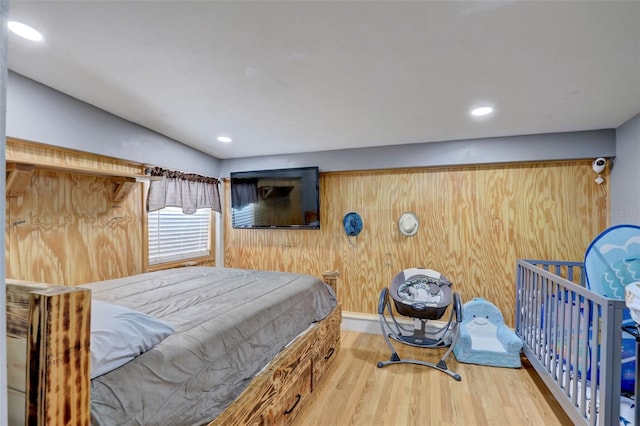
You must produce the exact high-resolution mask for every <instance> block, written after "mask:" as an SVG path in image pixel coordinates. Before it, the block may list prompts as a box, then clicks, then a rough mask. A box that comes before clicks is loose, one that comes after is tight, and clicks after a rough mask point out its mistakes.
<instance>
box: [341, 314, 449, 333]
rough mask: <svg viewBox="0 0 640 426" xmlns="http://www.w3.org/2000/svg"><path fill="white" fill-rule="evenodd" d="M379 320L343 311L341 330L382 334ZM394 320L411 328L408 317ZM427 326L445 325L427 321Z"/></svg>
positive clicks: (374, 317) (411, 322)
mask: <svg viewBox="0 0 640 426" xmlns="http://www.w3.org/2000/svg"><path fill="white" fill-rule="evenodd" d="M379 318H380V317H379V315H377V314H363V313H360V312H348V311H346V312H345V311H343V312H342V325H341V328H342V329H343V330H351V331H358V332H360V333H370V334H382V329H381V328H380V319H379ZM387 320H388V321H391V319H389V318H387ZM396 320H397V321H398V322H399V323H401V324H403V325H408V326H412V325H413V324H414V320H412V319H411V318H409V317H400V318H396ZM429 324H431V325H432V326H434V327H444V325H445V324H446V323H445V322H443V321H433V320H432V321H429ZM427 327H429V325H427ZM427 330H428V328H427Z"/></svg>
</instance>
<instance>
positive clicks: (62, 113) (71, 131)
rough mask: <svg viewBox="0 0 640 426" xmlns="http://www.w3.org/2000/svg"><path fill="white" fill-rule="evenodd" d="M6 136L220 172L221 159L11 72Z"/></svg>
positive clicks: (195, 170)
mask: <svg viewBox="0 0 640 426" xmlns="http://www.w3.org/2000/svg"><path fill="white" fill-rule="evenodd" d="M6 134H7V136H13V137H16V138H20V139H26V140H30V141H34V142H41V143H45V144H49V145H56V146H61V147H65V148H70V149H75V150H80V151H88V152H93V153H96V154H101V155H106V156H108V157H115V158H121V159H125V160H130V161H135V162H139V163H144V164H150V165H155V166H160V167H165V168H169V169H175V170H182V171H187V172H193V173H200V174H203V175H206V176H218V174H219V172H218V169H219V167H220V165H219V160H218V159H216V158H213V157H211V156H209V155H206V154H203V153H202V152H200V151H197V150H195V149H193V148H191V147H188V146H187V145H183V144H181V143H179V142H177V141H175V140H173V139H170V138H167V137H165V136H163V135H160V134H158V133H156V132H153V131H151V130H149V129H147V128H144V127H142V126H139V125H137V124H135V123H132V122H130V121H127V120H124V119H122V118H119V117H116V116H114V115H112V114H110V113H108V112H105V111H104V110H101V109H99V108H96V107H93V106H91V105H89V104H87V103H84V102H81V101H79V100H78V99H76V98H73V97H71V96H68V95H65V94H63V93H61V92H59V91H57V90H54V89H52V88H50V87H48V86H45V85H43V84H40V83H38V82H36V81H34V80H31V79H29V78H27V77H24V76H22V75H20V74H17V73H15V72H12V71H9V79H8V90H7V128H6Z"/></svg>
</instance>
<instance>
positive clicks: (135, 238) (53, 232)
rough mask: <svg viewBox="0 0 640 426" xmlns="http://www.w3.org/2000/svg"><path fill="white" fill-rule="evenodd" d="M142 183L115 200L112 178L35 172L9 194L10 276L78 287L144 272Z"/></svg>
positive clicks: (44, 171) (8, 266)
mask: <svg viewBox="0 0 640 426" xmlns="http://www.w3.org/2000/svg"><path fill="white" fill-rule="evenodd" d="M142 185H143V184H142V183H136V184H135V185H133V188H132V190H131V191H130V192H129V194H128V195H127V196H126V197H124V199H123V200H122V201H121V202H118V203H116V202H113V201H111V200H112V194H113V191H114V183H113V182H112V181H111V178H110V177H100V176H88V175H76V174H70V173H61V172H53V171H46V170H36V171H35V173H34V175H33V176H32V178H31V184H30V186H29V187H27V188H26V189H25V191H24V194H23V195H21V196H19V197H6V198H5V200H6V203H7V206H6V224H5V241H6V275H7V277H8V278H16V279H21V280H28V281H37V282H45V283H53V284H59V285H78V284H84V283H87V282H92V281H99V280H105V279H110V278H117V277H123V276H127V275H132V274H136V273H140V272H142V271H143V267H144V265H143V250H142V248H143V244H144V241H143V236H142V230H143V220H144V215H143V206H142Z"/></svg>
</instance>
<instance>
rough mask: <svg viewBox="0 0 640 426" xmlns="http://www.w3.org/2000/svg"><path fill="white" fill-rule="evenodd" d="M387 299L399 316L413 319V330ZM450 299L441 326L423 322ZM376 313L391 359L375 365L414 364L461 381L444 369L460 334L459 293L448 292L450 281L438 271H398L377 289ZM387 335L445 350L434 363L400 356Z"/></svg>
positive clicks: (440, 311)
mask: <svg viewBox="0 0 640 426" xmlns="http://www.w3.org/2000/svg"><path fill="white" fill-rule="evenodd" d="M390 300H393V302H394V305H395V308H396V311H397V312H398V313H399V314H400V315H405V316H409V317H411V318H414V326H413V329H411V328H409V327H408V326H407V325H403V324H400V323H399V322H398V321H397V320H396V318H395V316H394V314H393V309H392V307H391V301H390ZM452 302H453V309H452V310H451V312H450V314H449V320H448V321H447V322H446V323H445V324H444V325H442V324H441V323H440V324H439V325H438V326H432V325H430V324H427V323H428V321H429V320H439V319H440V318H442V316H443V315H444V313H445V311H446V310H447V307H448V306H449V305H450V304H451V303H452ZM385 310H386V311H387V313H388V314H389V317H390V318H391V321H392V322H391V323H390V322H389V321H388V320H387V317H386V315H385ZM378 314H379V317H380V327H381V328H382V335H383V336H384V339H385V341H386V342H387V346H389V349H390V350H391V358H390V359H389V360H388V361H381V362H378V368H382V367H384V366H386V365H389V364H403V363H404V364H418V365H424V366H426V367H431V368H435V369H436V370H439V371H442V372H443V373H446V374H448V375H450V376H451V377H453V378H454V379H455V380H458V381H460V380H461V377H460V375H459V374H457V373H454V372H453V371H451V370H449V369H448V368H447V363H446V359H447V357H448V356H449V355H450V354H451V352H452V351H453V347H454V346H455V344H456V341H457V340H458V336H459V334H460V323H461V322H462V305H461V303H460V296H459V295H458V293H453V292H452V291H451V283H450V282H449V281H448V280H447V279H446V278H445V277H444V276H442V274H440V272H437V271H434V270H432V269H424V268H411V269H405V270H404V271H402V272H400V273H398V274H397V275H396V276H395V277H394V278H393V280H392V281H391V285H390V287H389V288H387V287H385V288H383V289H382V291H381V292H380V300H379V303H378ZM454 316H455V318H454ZM389 338H392V339H394V340H396V341H398V342H400V343H404V344H406V345H410V346H416V347H419V348H445V347H448V349H447V351H446V352H445V353H444V355H443V356H442V357H441V358H440V360H439V361H438V362H437V363H436V364H432V363H430V362H427V361H419V360H415V359H401V358H400V356H398V353H397V352H396V350H395V348H394V347H393V344H392V343H391V340H390V339H389Z"/></svg>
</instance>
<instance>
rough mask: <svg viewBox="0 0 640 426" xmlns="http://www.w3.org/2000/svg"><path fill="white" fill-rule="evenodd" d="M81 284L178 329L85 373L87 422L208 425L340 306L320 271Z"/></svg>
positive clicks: (161, 275)
mask: <svg viewBox="0 0 640 426" xmlns="http://www.w3.org/2000/svg"><path fill="white" fill-rule="evenodd" d="M83 287H86V288H89V289H91V290H92V296H93V298H94V299H97V300H102V301H107V302H111V303H115V304H119V305H122V306H126V307H128V308H132V309H135V310H138V311H141V312H144V313H147V314H149V315H152V316H154V317H156V318H158V319H160V320H162V321H165V322H167V323H168V324H170V325H171V326H172V327H173V328H174V329H175V331H176V332H175V334H173V335H171V336H169V337H167V338H166V339H165V340H163V341H162V342H160V343H159V344H158V345H157V346H155V347H154V348H152V349H151V350H149V351H147V352H145V353H143V354H142V355H140V356H138V357H136V358H135V359H134V360H132V361H130V362H128V363H127V364H125V365H123V366H122V367H119V368H117V369H116V370H113V371H111V372H108V373H106V374H104V375H102V376H99V377H96V378H95V379H93V380H92V381H91V422H92V424H93V425H110V426H111V425H169V424H170V425H199V424H203V423H206V422H208V421H210V420H212V419H214V418H215V417H216V416H217V415H218V414H219V413H220V412H222V411H223V410H224V409H225V408H226V407H227V406H228V405H229V404H231V403H232V402H233V400H234V399H235V398H236V397H237V396H238V395H239V394H240V393H241V392H242V390H243V389H244V388H245V387H246V386H247V385H248V384H249V382H250V381H251V379H252V378H253V377H254V376H255V374H256V373H257V372H259V371H260V370H261V369H262V368H264V366H265V365H267V364H268V363H269V362H270V360H271V359H272V358H273V357H274V356H275V355H276V354H277V353H278V352H280V351H281V350H282V348H284V347H285V346H286V345H287V344H288V343H289V342H291V340H293V339H294V338H295V337H296V336H298V335H299V334H301V333H302V332H304V331H305V330H306V329H308V328H309V326H310V325H312V324H313V323H315V322H317V321H319V320H322V319H323V318H325V317H326V316H327V315H328V314H329V313H330V312H331V311H332V309H333V308H334V307H335V306H336V305H337V302H336V298H335V294H334V293H333V290H332V289H331V287H329V286H328V285H326V284H325V283H324V282H322V281H321V280H320V279H318V278H316V277H313V276H310V275H300V274H293V273H284V272H268V271H255V270H244V269H232V268H215V267H188V268H178V269H172V270H163V271H157V272H150V273H144V274H140V275H134V276H131V277H127V278H121V279H115V280H108V281H101V282H97V283H91V284H87V285H84V286H83Z"/></svg>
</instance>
